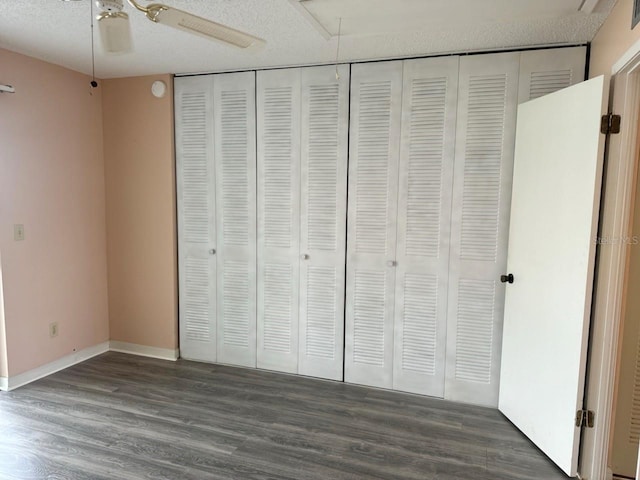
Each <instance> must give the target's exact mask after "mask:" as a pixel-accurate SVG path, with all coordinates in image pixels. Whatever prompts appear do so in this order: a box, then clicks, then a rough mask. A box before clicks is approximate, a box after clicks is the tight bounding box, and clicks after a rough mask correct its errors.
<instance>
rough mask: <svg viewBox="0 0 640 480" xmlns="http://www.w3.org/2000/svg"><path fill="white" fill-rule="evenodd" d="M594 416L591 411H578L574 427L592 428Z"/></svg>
mask: <svg viewBox="0 0 640 480" xmlns="http://www.w3.org/2000/svg"><path fill="white" fill-rule="evenodd" d="M595 418H596V414H595V412H594V411H593V410H578V411H577V412H576V427H578V428H585V427H586V428H593V423H594V421H595Z"/></svg>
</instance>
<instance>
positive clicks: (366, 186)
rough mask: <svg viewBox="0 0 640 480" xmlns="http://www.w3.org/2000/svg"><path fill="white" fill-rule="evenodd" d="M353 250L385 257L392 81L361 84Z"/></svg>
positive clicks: (386, 248) (386, 246) (386, 247)
mask: <svg viewBox="0 0 640 480" xmlns="http://www.w3.org/2000/svg"><path fill="white" fill-rule="evenodd" d="M358 102H359V108H360V118H359V122H358V133H357V142H358V176H357V179H356V197H357V198H356V205H357V206H356V227H355V235H356V237H355V242H354V244H355V248H356V251H357V252H358V253H378V254H385V253H387V250H388V245H387V218H388V215H389V213H391V212H390V211H389V193H388V188H387V185H388V182H389V154H390V152H389V146H390V145H389V143H390V139H389V132H390V130H391V81H379V82H374V81H371V82H362V84H361V85H360V93H359V98H358Z"/></svg>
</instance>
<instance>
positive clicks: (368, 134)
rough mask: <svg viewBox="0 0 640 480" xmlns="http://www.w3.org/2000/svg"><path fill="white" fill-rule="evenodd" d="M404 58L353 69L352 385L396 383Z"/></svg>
mask: <svg viewBox="0 0 640 480" xmlns="http://www.w3.org/2000/svg"><path fill="white" fill-rule="evenodd" d="M402 68H403V63H402V62H401V61H396V62H381V63H375V64H362V65H353V66H352V70H351V75H352V78H351V127H350V135H351V140H350V155H349V205H348V226H347V280H346V302H347V303H346V334H345V336H346V338H345V380H346V381H348V382H352V383H360V384H365V385H371V386H376V387H384V388H391V387H392V386H393V381H392V376H393V364H392V362H393V341H394V340H393V333H394V332H393V318H394V306H395V305H394V291H395V277H396V268H395V266H396V257H395V255H396V216H397V196H398V155H399V147H400V145H399V143H400V123H401V109H402Z"/></svg>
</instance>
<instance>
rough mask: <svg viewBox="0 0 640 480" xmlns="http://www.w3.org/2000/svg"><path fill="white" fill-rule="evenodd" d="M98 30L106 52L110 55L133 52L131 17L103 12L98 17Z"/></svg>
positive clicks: (119, 13) (121, 13)
mask: <svg viewBox="0 0 640 480" xmlns="http://www.w3.org/2000/svg"><path fill="white" fill-rule="evenodd" d="M97 20H98V30H99V31H100V40H102V46H103V48H104V51H105V52H106V53H109V54H117V53H128V52H130V51H132V44H133V42H132V40H131V27H130V24H129V15H127V14H126V13H124V12H117V11H116V12H110V11H103V12H102V13H100V15H98V17H97Z"/></svg>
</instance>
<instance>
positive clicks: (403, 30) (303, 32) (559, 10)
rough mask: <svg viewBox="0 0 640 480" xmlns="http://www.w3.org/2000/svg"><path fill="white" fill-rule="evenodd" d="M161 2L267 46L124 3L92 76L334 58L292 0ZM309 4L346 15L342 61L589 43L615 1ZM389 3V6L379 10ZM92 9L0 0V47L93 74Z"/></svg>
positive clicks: (51, 0)
mask: <svg viewBox="0 0 640 480" xmlns="http://www.w3.org/2000/svg"><path fill="white" fill-rule="evenodd" d="M162 1H163V2H164V3H167V4H169V5H172V6H175V7H177V8H181V9H183V10H188V11H190V12H192V13H195V14H197V15H200V16H203V17H207V18H211V19H213V20H216V21H218V22H221V23H225V24H227V25H230V26H232V27H235V28H238V29H241V30H244V31H247V32H248V33H251V34H253V35H256V36H259V37H262V38H264V39H265V40H267V46H266V47H265V48H264V49H262V50H261V51H258V52H255V53H249V52H245V51H242V50H238V49H235V48H231V47H226V46H224V45H219V44H216V43H213V42H210V41H207V40H206V39H202V38H200V37H196V36H192V35H188V34H186V33H183V32H181V31H177V30H173V29H170V28H168V27H165V26H162V25H156V24H154V23H152V22H150V21H149V20H147V19H146V18H145V17H144V15H142V14H140V13H138V12H135V11H133V9H132V8H131V7H130V6H129V5H127V6H126V11H127V12H128V13H129V14H130V17H131V24H132V30H133V39H134V47H135V53H132V54H128V55H119V56H105V55H103V54H102V53H101V52H100V40H99V38H98V32H97V30H96V32H95V34H96V76H97V77H99V78H113V77H124V76H134V75H147V74H155V73H195V72H218V71H228V70H242V69H250V68H260V67H275V66H290V65H303V64H316V63H331V62H334V61H335V59H336V47H337V39H336V38H335V37H334V38H331V39H330V40H325V38H323V37H322V36H321V35H320V34H319V33H318V30H316V29H315V28H314V27H313V26H311V24H310V23H309V22H308V21H307V20H306V19H305V18H304V16H303V15H301V14H300V12H299V11H298V10H297V9H296V8H294V7H293V6H292V5H291V3H290V2H289V0H162ZM310 1H311V2H313V3H314V4H316V5H313V8H316V9H319V10H318V11H321V12H322V16H323V18H324V19H325V20H324V21H325V22H326V23H331V18H332V16H333V19H334V20H333V25H334V26H333V27H331V25H328V28H329V29H330V30H331V28H334V29H335V18H337V17H338V16H343V15H344V16H345V21H344V23H345V26H346V27H348V32H347V31H345V35H344V36H343V37H342V40H341V44H340V61H343V62H344V61H353V60H366V59H374V58H390V57H403V56H419V55H431V54H438V53H452V52H468V51H480V50H495V49H503V48H515V47H526V46H538V45H547V44H575V43H584V42H588V41H591V40H592V39H593V37H594V36H595V34H596V32H597V30H598V28H599V27H600V26H601V25H602V23H603V22H604V20H605V18H606V17H607V15H608V14H609V12H610V10H611V8H612V7H613V5H614V3H615V1H616V0H601V1H600V2H599V3H598V6H597V8H596V10H595V11H594V13H592V14H590V15H587V14H585V13H582V12H580V11H579V7H580V5H581V3H582V0H482V1H480V0H340V2H338V1H336V0H310ZM142 3H145V2H142ZM322 3H325V5H322ZM347 4H348V5H349V8H347V9H346V10H345V5H347ZM385 4H386V5H387V6H389V7H391V8H382V6H383V5H385ZM479 4H482V9H478V8H477V6H478V5H479ZM90 7H91V3H90V0H81V1H77V2H62V1H61V0H0V47H3V48H7V49H9V50H13V51H16V52H20V53H24V54H27V55H31V56H34V57H37V58H41V59H43V60H47V61H49V62H52V63H56V64H59V65H63V66H65V67H68V68H71V69H73V70H77V71H81V72H85V73H90V71H91V30H90ZM507 7H508V8H507ZM309 8H310V9H311V5H309ZM2 75H3V72H2V65H0V76H2ZM0 80H2V79H1V78H0ZM3 81H9V79H6V80H3Z"/></svg>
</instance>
